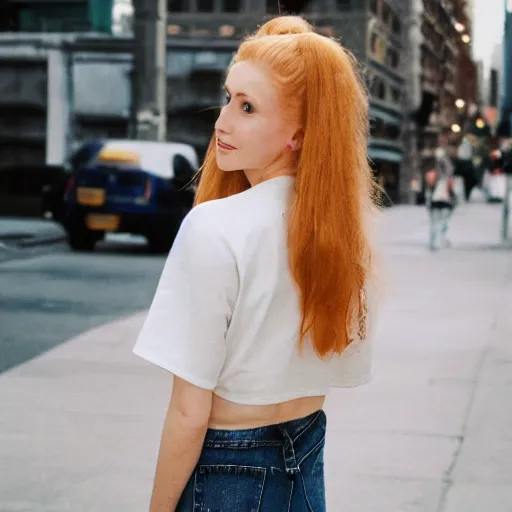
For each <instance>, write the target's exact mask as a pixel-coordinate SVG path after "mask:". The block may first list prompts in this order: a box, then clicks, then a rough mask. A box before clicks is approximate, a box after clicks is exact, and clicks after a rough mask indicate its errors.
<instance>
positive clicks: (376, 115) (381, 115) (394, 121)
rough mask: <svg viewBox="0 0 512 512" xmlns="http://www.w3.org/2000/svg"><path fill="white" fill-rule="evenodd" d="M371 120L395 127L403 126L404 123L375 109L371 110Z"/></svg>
mask: <svg viewBox="0 0 512 512" xmlns="http://www.w3.org/2000/svg"><path fill="white" fill-rule="evenodd" d="M370 119H380V120H381V121H384V122H385V123H387V124H393V125H395V126H401V124H402V121H401V120H400V119H398V118H396V117H393V116H392V115H390V114H388V113H386V112H383V111H382V110H377V109H375V108H370Z"/></svg>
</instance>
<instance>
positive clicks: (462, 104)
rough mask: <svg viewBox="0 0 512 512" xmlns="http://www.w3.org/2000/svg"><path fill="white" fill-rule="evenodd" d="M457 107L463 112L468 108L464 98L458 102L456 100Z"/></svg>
mask: <svg viewBox="0 0 512 512" xmlns="http://www.w3.org/2000/svg"><path fill="white" fill-rule="evenodd" d="M455 106H456V107H457V108H458V109H459V110H462V109H463V108H464V107H465V106H466V102H465V101H464V100H463V99H462V98H458V99H457V100H455Z"/></svg>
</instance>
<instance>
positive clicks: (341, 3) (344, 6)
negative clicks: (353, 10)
mask: <svg viewBox="0 0 512 512" xmlns="http://www.w3.org/2000/svg"><path fill="white" fill-rule="evenodd" d="M336 6H337V7H338V11H346V10H348V9H350V0H336Z"/></svg>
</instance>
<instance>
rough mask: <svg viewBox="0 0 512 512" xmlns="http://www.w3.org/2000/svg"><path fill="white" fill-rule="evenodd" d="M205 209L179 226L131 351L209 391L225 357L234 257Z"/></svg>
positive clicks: (234, 284)
mask: <svg viewBox="0 0 512 512" xmlns="http://www.w3.org/2000/svg"><path fill="white" fill-rule="evenodd" d="M207 206H208V203H205V204H204V205H199V206H197V207H195V208H193V209H192V210H191V212H190V213H189V215H187V217H186V218H185V220H184V221H183V223H182V225H181V227H180V230H179V232H178V235H177V236H176V239H175V241H174V244H173V246H172V248H171V251H170V252H169V255H168V257H167V260H166V263H165V266H164V269H163V271H162V275H161V277H160V281H159V283H158V286H157V289H156V292H155V296H154V298H153V301H152V304H151V307H150V309H149V312H148V315H147V317H146V320H145V322H144V324H143V327H142V330H141V332H140V334H139V337H138V339H137V342H136V344H135V347H134V349H133V352H134V353H135V354H137V355H138V356H140V357H142V358H143V359H146V360H147V361H149V362H152V363H154V364H156V365H158V366H160V367H161V368H164V369H166V370H168V371H170V372H171V373H173V374H174V375H176V376H178V377H180V378H182V379H184V380H186V381H188V382H190V383H192V384H194V385H196V386H198V387H201V388H204V389H209V390H213V389H215V387H216V385H217V381H218V379H219V375H220V372H221V370H222V367H223V364H224V360H225V356H226V333H227V330H228V326H229V322H230V319H231V315H232V312H233V309H234V304H235V301H236V296H237V290H238V278H237V272H236V262H235V258H234V255H233V253H232V251H231V250H230V247H229V244H228V243H227V240H226V239H224V238H223V237H222V236H221V235H220V233H219V231H220V230H219V229H218V228H219V226H218V223H216V222H215V221H214V219H213V218H212V216H211V214H210V211H209V210H208V208H205V207H207Z"/></svg>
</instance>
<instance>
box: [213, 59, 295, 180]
mask: <svg viewBox="0 0 512 512" xmlns="http://www.w3.org/2000/svg"><path fill="white" fill-rule="evenodd" d="M225 90H226V104H225V105H224V107H223V108H222V110H221V112H220V115H219V118H218V120H217V122H216V123H215V137H216V156H217V165H218V166H219V168H220V169H222V170H223V171H237V170H244V171H262V170H269V169H270V168H271V167H272V168H274V167H279V166H285V165H289V161H290V158H291V152H292V151H291V149H290V148H289V147H287V144H288V143H289V142H290V141H291V140H292V139H293V136H294V133H295V132H296V127H294V126H292V124H291V123H290V122H289V121H285V115H284V112H283V107H282V104H281V103H282V102H281V101H280V98H279V91H278V89H277V88H276V86H275V85H274V84H273V82H272V80H271V78H270V77H269V76H268V74H267V73H266V72H265V71H264V70H263V69H262V68H261V67H259V66H258V65H257V64H256V63H254V62H251V61H242V62H238V63H236V64H234V65H233V66H232V67H231V69H230V71H229V73H228V76H227V78H226V83H225ZM294 149H297V148H294Z"/></svg>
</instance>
